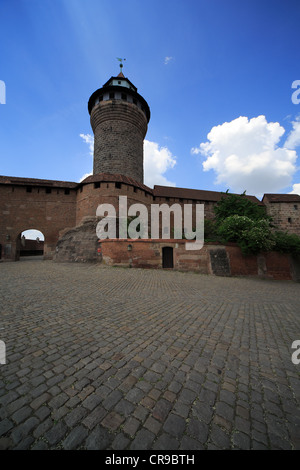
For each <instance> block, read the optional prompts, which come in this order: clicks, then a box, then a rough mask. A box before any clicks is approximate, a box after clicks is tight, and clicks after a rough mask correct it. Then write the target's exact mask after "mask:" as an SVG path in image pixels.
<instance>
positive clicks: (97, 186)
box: [94, 181, 100, 189]
mask: <svg viewBox="0 0 300 470" xmlns="http://www.w3.org/2000/svg"><path fill="white" fill-rule="evenodd" d="M98 188H100V182H99V181H97V183H94V189H98Z"/></svg>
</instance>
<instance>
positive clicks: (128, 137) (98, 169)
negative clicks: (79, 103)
mask: <svg viewBox="0 0 300 470" xmlns="http://www.w3.org/2000/svg"><path fill="white" fill-rule="evenodd" d="M91 126H92V129H93V132H94V139H95V140H94V170H93V172H94V174H97V173H111V174H122V175H125V176H129V177H131V178H133V179H135V180H136V181H138V182H141V183H142V182H143V178H144V174H143V168H144V167H143V151H144V148H143V142H144V138H145V135H146V132H147V119H146V116H145V114H144V113H143V111H141V110H140V109H139V108H138V107H137V106H136V105H134V104H132V103H127V102H122V101H120V100H111V101H101V102H100V103H99V104H98V105H96V106H95V107H94V108H93V110H92V112H91Z"/></svg>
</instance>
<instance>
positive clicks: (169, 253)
mask: <svg viewBox="0 0 300 470" xmlns="http://www.w3.org/2000/svg"><path fill="white" fill-rule="evenodd" d="M162 261H163V262H162V265H163V268H173V248H171V247H170V246H165V247H164V248H163V249H162Z"/></svg>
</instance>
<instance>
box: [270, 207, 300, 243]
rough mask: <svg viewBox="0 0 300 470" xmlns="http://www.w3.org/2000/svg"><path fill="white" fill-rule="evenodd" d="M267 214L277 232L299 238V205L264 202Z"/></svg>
mask: <svg viewBox="0 0 300 470" xmlns="http://www.w3.org/2000/svg"><path fill="white" fill-rule="evenodd" d="M266 208H267V214H268V215H270V216H271V217H272V219H273V224H274V225H275V226H276V228H277V229H278V230H281V231H286V232H288V233H296V234H297V235H299V236H300V204H297V203H294V202H266Z"/></svg>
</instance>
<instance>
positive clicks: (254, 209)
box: [214, 190, 270, 224]
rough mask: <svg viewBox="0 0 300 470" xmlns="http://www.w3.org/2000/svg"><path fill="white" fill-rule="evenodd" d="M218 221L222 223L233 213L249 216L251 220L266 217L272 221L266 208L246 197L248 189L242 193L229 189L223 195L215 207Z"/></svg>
mask: <svg viewBox="0 0 300 470" xmlns="http://www.w3.org/2000/svg"><path fill="white" fill-rule="evenodd" d="M214 212H215V217H216V221H217V223H218V224H219V223H221V222H222V221H223V220H224V219H226V218H227V217H230V216H231V215H240V216H245V217H249V219H251V220H260V219H266V220H269V221H270V217H269V216H268V215H267V213H266V211H265V208H264V207H263V206H259V205H258V204H256V203H255V202H252V201H250V200H249V199H248V198H247V197H246V191H245V192H244V193H243V194H241V195H238V194H228V190H227V191H226V193H225V194H224V196H222V198H221V200H220V201H219V202H218V203H217V204H216V205H215V207H214Z"/></svg>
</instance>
